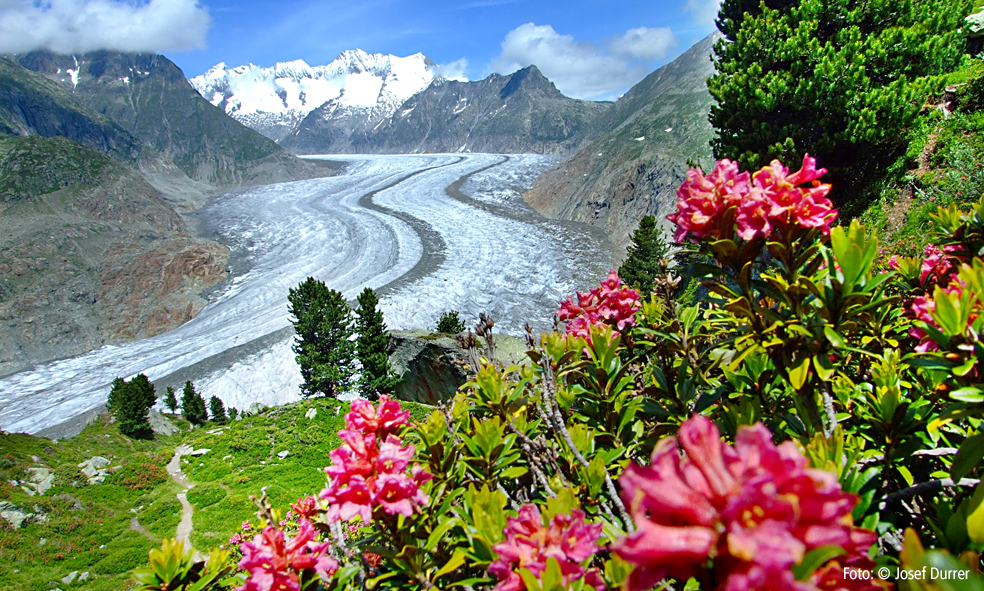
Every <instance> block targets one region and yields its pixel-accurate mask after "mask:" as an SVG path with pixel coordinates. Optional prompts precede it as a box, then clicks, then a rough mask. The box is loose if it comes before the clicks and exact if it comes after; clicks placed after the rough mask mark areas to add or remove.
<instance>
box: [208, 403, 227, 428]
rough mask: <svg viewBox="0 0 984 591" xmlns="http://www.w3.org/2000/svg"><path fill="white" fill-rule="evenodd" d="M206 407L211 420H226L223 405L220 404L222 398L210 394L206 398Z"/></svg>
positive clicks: (221, 421) (217, 421)
mask: <svg viewBox="0 0 984 591" xmlns="http://www.w3.org/2000/svg"><path fill="white" fill-rule="evenodd" d="M208 409H209V413H210V414H211V415H212V420H213V421H215V422H216V423H224V422H226V420H227V417H226V411H225V405H224V404H222V400H221V399H220V398H219V397H218V396H212V397H211V398H209V399H208Z"/></svg>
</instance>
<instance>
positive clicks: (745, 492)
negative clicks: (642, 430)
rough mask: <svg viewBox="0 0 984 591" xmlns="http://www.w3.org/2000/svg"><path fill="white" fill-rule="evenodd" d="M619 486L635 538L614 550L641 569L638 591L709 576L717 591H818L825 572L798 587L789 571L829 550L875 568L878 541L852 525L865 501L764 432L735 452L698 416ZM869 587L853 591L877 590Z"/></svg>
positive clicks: (742, 438) (634, 582)
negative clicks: (814, 552) (832, 547)
mask: <svg viewBox="0 0 984 591" xmlns="http://www.w3.org/2000/svg"><path fill="white" fill-rule="evenodd" d="M681 448H682V449H681ZM681 451H683V452H684V454H685V455H683V456H681V453H680V452H681ZM619 483H620V484H621V485H622V497H623V499H624V501H625V503H626V506H627V507H628V508H629V510H630V512H631V514H632V517H633V520H634V521H635V524H636V527H637V531H636V532H635V533H633V534H631V535H629V536H627V537H626V538H623V539H622V540H619V541H618V542H616V543H615V544H614V545H613V546H612V550H613V551H614V552H615V553H617V554H618V555H619V556H620V557H621V558H623V559H624V560H626V561H628V562H630V563H633V564H634V565H635V566H636V568H635V570H633V571H632V573H631V575H630V577H629V580H628V583H627V588H628V589H629V590H630V591H635V590H643V589H650V588H651V587H652V586H654V585H655V584H656V583H657V582H659V581H660V580H662V579H663V578H665V577H673V578H675V579H677V580H681V581H685V580H687V579H688V578H689V577H691V576H694V575H695V574H697V573H699V572H701V571H705V570H708V569H712V570H713V574H714V580H716V581H718V587H716V588H715V589H716V591H766V590H772V589H791V590H794V591H816V589H817V588H818V585H819V583H820V577H826V576H827V574H826V571H824V573H821V572H820V571H818V573H819V574H816V575H814V577H813V578H812V579H811V580H810V581H807V582H797V581H796V580H795V577H793V575H792V572H791V570H790V568H791V567H792V566H793V565H795V564H798V563H800V562H801V561H802V560H803V557H804V556H805V555H806V553H807V552H809V551H810V550H813V549H815V548H819V547H821V546H827V545H835V546H840V547H842V548H844V549H845V550H846V551H847V553H848V555H847V556H846V557H844V558H843V559H839V560H840V562H839V564H851V565H857V566H858V567H859V568H861V567H864V568H870V566H872V565H873V563H872V562H871V560H870V559H869V558H868V555H867V549H868V548H869V547H870V546H871V544H873V543H874V542H875V540H876V536H875V534H874V533H872V532H869V531H866V530H861V529H857V528H855V527H853V526H852V525H849V523H850V514H851V510H852V509H853V507H854V504H855V502H856V500H857V497H855V496H854V495H850V494H847V493H845V492H843V491H842V490H841V488H840V485H839V484H838V482H837V479H836V477H835V476H834V475H833V474H830V473H828V472H824V471H822V470H812V469H808V468H807V464H806V459H805V458H804V457H803V455H802V454H801V453H800V452H799V450H798V449H797V448H796V445H795V444H794V443H792V442H786V443H783V444H782V445H779V446H776V445H775V444H774V443H772V435H771V434H770V433H769V431H768V429H766V428H765V427H764V426H762V425H761V424H758V425H756V426H754V427H742V428H741V429H740V430H739V432H738V436H737V438H736V441H735V445H734V446H730V445H727V444H725V443H724V442H723V441H722V440H721V436H720V433H719V432H718V429H717V427H716V426H715V425H714V424H713V423H712V422H711V421H710V420H709V419H707V418H705V417H702V416H699V415H698V416H695V417H693V418H692V419H690V420H688V421H687V422H685V423H684V424H683V425H681V426H680V430H679V433H678V437H677V438H673V437H669V438H664V439H663V440H662V441H660V442H659V443H658V444H657V445H656V448H655V449H654V450H653V455H652V463H651V465H649V466H637V465H630V466H629V467H628V468H627V469H626V470H625V472H624V473H623V475H622V477H621V478H620V479H619ZM711 565H713V566H711ZM826 581H827V579H824V584H826ZM866 585H867V586H864V585H862V586H859V587H850V588H851V589H855V588H856V589H877V587H872V586H871V585H870V583H866ZM823 588H824V589H828V588H829V589H846V588H848V587H846V586H840V587H836V586H835V587H823Z"/></svg>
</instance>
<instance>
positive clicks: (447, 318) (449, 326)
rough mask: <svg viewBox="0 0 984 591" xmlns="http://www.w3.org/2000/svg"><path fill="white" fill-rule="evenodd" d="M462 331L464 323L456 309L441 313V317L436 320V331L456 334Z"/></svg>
mask: <svg viewBox="0 0 984 591" xmlns="http://www.w3.org/2000/svg"><path fill="white" fill-rule="evenodd" d="M464 331H465V323H464V321H462V320H461V318H460V317H459V316H458V311H457V310H451V311H450V312H445V313H444V314H441V318H440V319H439V320H438V321H437V332H443V333H446V334H458V333H459V332H464Z"/></svg>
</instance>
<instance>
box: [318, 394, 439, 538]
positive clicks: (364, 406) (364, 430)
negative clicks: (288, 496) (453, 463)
mask: <svg viewBox="0 0 984 591" xmlns="http://www.w3.org/2000/svg"><path fill="white" fill-rule="evenodd" d="M408 416H409V412H408V411H401V410H400V403H399V402H397V401H395V400H390V398H389V397H388V396H385V395H383V396H380V399H379V406H378V407H374V406H373V405H372V404H371V403H369V402H367V401H365V400H356V401H354V402H353V403H352V412H350V413H348V414H346V415H345V423H346V425H347V426H348V429H342V430H341V431H339V432H338V436H339V437H340V438H341V439H342V445H341V447H339V448H338V449H335V450H332V452H331V453H330V454H329V457H330V458H331V461H332V465H331V466H328V467H326V468H325V474H327V475H328V476H329V482H328V486H327V487H325V488H324V489H323V490H322V491H321V493H320V494H319V496H320V497H321V498H323V499H326V500H327V501H328V510H327V512H326V518H327V520H328V522H329V523H334V522H336V521H339V520H341V521H348V520H350V519H352V518H353V517H355V516H356V515H358V516H359V518H360V519H361V520H362V522H363V523H364V524H368V523H369V522H370V521H372V514H373V511H374V510H375V509H377V508H379V509H380V510H382V511H385V512H386V513H388V514H390V515H396V514H400V515H405V516H408V517H409V516H410V515H412V514H413V512H414V510H415V509H417V508H419V507H423V506H425V505H427V504H428V503H429V502H430V499H429V498H428V497H427V495H426V494H425V493H424V492H423V491H422V490H420V486H421V485H423V484H424V483H426V482H427V481H428V480H430V479H431V478H433V475H431V474H429V473H428V472H426V471H424V469H423V468H422V467H420V466H419V465H416V464H415V465H413V466H411V465H410V462H411V460H413V457H414V455H415V454H416V451H417V450H416V448H415V447H414V446H413V445H404V444H403V442H402V441H401V440H400V438H399V437H398V436H397V435H396V432H397V431H398V430H399V429H400V428H401V427H402V426H403V425H405V424H406V422H407V417H408ZM408 469H409V470H410V475H409V476H408V475H407V470H408Z"/></svg>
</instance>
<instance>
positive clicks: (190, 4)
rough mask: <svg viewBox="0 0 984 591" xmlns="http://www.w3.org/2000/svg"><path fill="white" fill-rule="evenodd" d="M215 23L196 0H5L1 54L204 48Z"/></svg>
mask: <svg viewBox="0 0 984 591" xmlns="http://www.w3.org/2000/svg"><path fill="white" fill-rule="evenodd" d="M210 24H211V18H210V17H209V14H208V10H207V9H206V8H205V7H204V6H202V5H200V4H199V3H198V1H197V0H147V1H142V2H136V3H132V2H125V1H123V2H120V1H116V0H46V1H45V0H41V1H32V0H0V53H25V52H28V51H34V50H38V49H47V50H50V51H54V52H56V53H63V54H70V53H81V52H86V51H93V50H97V49H108V50H116V51H133V52H152V53H160V52H164V51H187V50H192V49H202V48H204V47H205V36H206V34H207V33H208V29H209V26H210Z"/></svg>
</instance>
